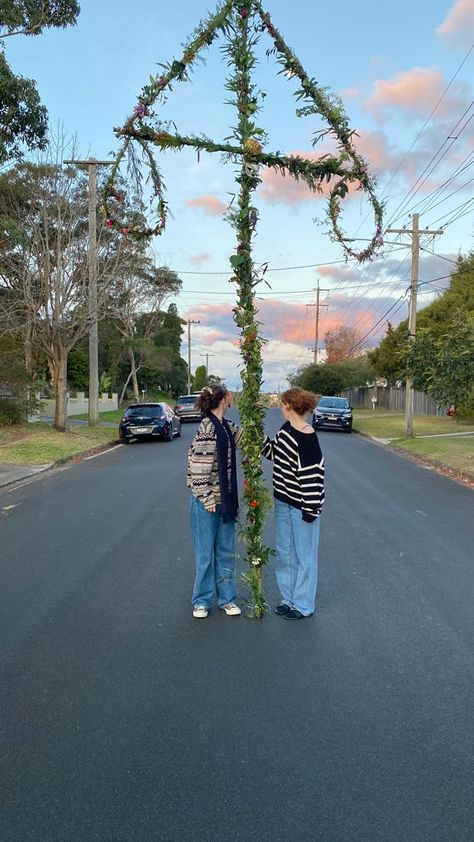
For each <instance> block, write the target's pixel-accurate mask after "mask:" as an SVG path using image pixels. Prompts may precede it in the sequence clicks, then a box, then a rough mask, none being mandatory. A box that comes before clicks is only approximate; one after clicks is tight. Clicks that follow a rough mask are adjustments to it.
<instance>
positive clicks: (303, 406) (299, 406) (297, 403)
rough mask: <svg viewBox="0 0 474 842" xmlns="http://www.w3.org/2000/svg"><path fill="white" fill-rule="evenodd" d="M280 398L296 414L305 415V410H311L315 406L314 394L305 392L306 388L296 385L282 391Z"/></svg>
mask: <svg viewBox="0 0 474 842" xmlns="http://www.w3.org/2000/svg"><path fill="white" fill-rule="evenodd" d="M281 399H282V402H283V403H284V404H286V405H287V406H289V407H290V409H292V410H293V411H294V412H296V413H297V414H298V415H306V413H307V412H312V411H313V409H314V407H315V406H316V396H315V395H313V393H312V392H307V391H306V389H298V388H297V387H296V386H294V387H293V388H292V389H287V391H286V392H283V394H282V396H281Z"/></svg>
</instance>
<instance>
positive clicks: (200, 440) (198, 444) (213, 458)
mask: <svg viewBox="0 0 474 842" xmlns="http://www.w3.org/2000/svg"><path fill="white" fill-rule="evenodd" d="M226 421H227V418H226ZM227 423H228V425H229V427H230V430H231V432H232V435H233V437H234V442H235V446H236V447H239V445H240V441H241V438H242V430H241V428H240V427H237V425H236V424H234V423H233V422H232V421H227ZM227 453H228V456H227V471H228V474H229V480H230V470H231V449H230V447H229V448H228V450H227ZM187 486H188V488H190V489H191V491H192V493H193V494H194V496H195V497H197V498H198V500H201V502H202V503H204V505H205V507H206V509H208V510H209V509H213V508H214V507H215V506H217V505H218V504H219V503H220V502H221V493H220V486H219V468H218V465H217V437H216V432H215V430H214V425H213V424H212V421H210V420H209V418H203V420H202V421H201V424H200V426H199V429H198V431H197V433H196V435H195V436H194V438H193V440H192V442H191V447H190V448H189V453H188V476H187Z"/></svg>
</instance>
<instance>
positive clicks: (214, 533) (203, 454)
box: [187, 383, 242, 619]
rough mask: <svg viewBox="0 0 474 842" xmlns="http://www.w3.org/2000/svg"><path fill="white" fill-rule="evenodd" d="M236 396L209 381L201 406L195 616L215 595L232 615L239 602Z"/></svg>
mask: <svg viewBox="0 0 474 842" xmlns="http://www.w3.org/2000/svg"><path fill="white" fill-rule="evenodd" d="M231 401H232V396H231V394H230V392H228V391H227V389H226V387H225V386H224V385H222V384H220V383H219V384H217V385H215V386H212V387H206V388H205V389H203V391H202V392H201V394H200V396H199V398H198V400H197V404H196V405H197V407H198V409H200V411H201V412H202V414H203V419H202V421H201V423H200V425H199V429H198V431H197V433H196V435H195V436H194V438H193V441H192V443H191V447H190V448H189V454H188V472H187V485H188V488H189V489H190V491H191V494H190V514H191V530H192V536H193V543H194V556H195V562H196V578H195V581H194V588H193V595H192V603H193V617H197V618H199V619H203V618H205V617H207V616H208V613H209V609H210V608H211V606H212V604H213V601H214V595H215V594H217V604H218V606H219V608H221V609H222V610H223V611H225V613H226V614H227V615H228V616H230V617H234V616H238V615H239V614H241V610H240V608H239V606H238V605H237V603H236V598H237V578H236V572H235V521H236V519H237V515H238V511H239V499H238V491H237V467H236V455H235V451H236V447H238V446H239V444H240V439H241V437H242V431H241V429H240V428H239V427H237V426H236V425H235V424H233V423H232V421H228V420H227V419H226V418H224V413H225V411H226V410H227V409H228V407H229V406H230V404H231Z"/></svg>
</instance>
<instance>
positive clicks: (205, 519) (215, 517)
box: [189, 494, 237, 608]
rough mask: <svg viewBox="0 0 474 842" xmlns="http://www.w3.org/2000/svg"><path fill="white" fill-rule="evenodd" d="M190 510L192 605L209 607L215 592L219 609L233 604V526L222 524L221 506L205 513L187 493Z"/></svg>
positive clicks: (194, 498)
mask: <svg viewBox="0 0 474 842" xmlns="http://www.w3.org/2000/svg"><path fill="white" fill-rule="evenodd" d="M189 509H190V514H191V531H192V536H193V543H194V557H195V561H196V579H195V581H194V589H193V597H192V602H193V605H205V606H206V608H210V607H211V605H212V603H213V600H214V592H217V602H218V605H220V606H222V605H227V603H228V602H235V600H236V597H237V580H236V574H235V523H234V522H232V521H231V522H230V523H224V521H223V520H222V511H221V506H220V505H218V506H217V507H216V511H215V513H211V512H208V511H206V508H205V506H204V505H203V503H201V501H200V500H198V499H197V498H196V497H195V496H194V494H190V501H189Z"/></svg>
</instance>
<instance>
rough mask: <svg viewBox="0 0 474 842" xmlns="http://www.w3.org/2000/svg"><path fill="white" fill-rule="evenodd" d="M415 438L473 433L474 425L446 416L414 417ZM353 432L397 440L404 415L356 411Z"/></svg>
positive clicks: (403, 425)
mask: <svg viewBox="0 0 474 842" xmlns="http://www.w3.org/2000/svg"><path fill="white" fill-rule="evenodd" d="M413 428H414V433H415V436H424V435H435V434H436V433H461V432H466V431H468V430H472V431H474V424H473V423H468V422H466V421H464V422H461V421H458V420H457V419H456V418H450V417H449V416H448V415H440V416H438V415H415V417H414V419H413ZM354 430H357V431H358V432H359V433H365V434H366V435H369V436H375V437H376V438H381V439H398V438H403V437H404V435H405V415H404V414H401V413H399V414H395V413H390V412H384V410H375V412H372V411H371V410H370V409H366V410H362V409H356V410H355V411H354Z"/></svg>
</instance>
